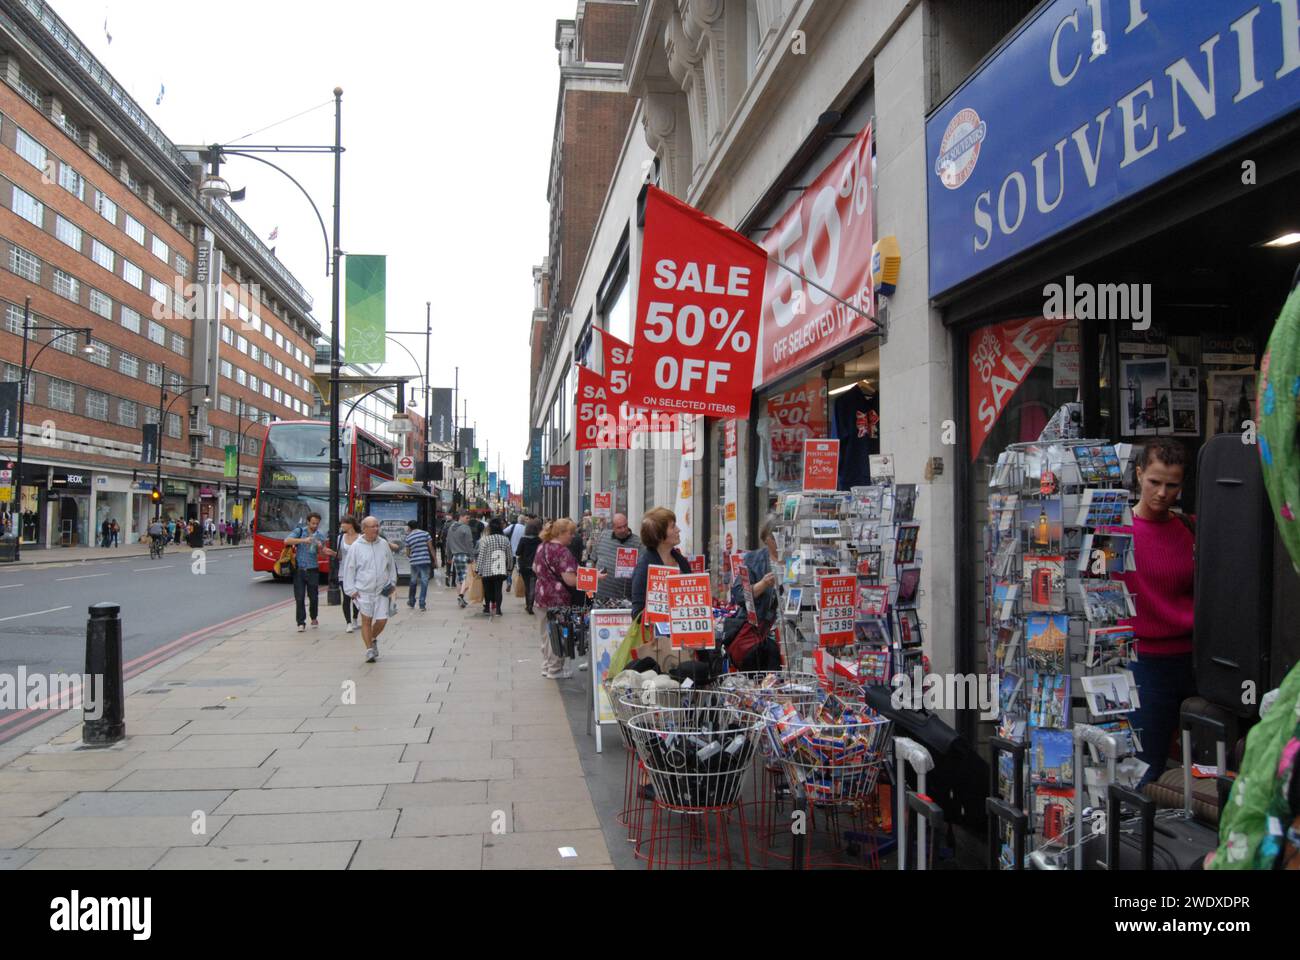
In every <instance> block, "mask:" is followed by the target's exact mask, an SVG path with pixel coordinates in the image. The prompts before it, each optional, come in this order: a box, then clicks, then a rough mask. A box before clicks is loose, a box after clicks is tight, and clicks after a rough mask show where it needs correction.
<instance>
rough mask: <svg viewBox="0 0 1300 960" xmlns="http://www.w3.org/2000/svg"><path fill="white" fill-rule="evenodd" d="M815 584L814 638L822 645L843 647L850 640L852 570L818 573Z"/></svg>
mask: <svg viewBox="0 0 1300 960" xmlns="http://www.w3.org/2000/svg"><path fill="white" fill-rule="evenodd" d="M817 585H818V589H819V592H818V594H817V608H818V611H819V614H820V615H819V618H818V629H817V639H818V641H819V642H820V644H821V645H822V646H823V647H846V646H848V645H849V644H851V643H852V642H853V618H854V609H855V604H856V602H857V592H858V578H857V577H855V576H853V575H852V574H847V575H844V576H838V575H837V576H831V577H821V578H820V579H819V580H818V581H817Z"/></svg>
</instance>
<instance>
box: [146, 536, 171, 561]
mask: <svg viewBox="0 0 1300 960" xmlns="http://www.w3.org/2000/svg"><path fill="white" fill-rule="evenodd" d="M166 542H167V541H166V539H165V538H164V537H150V538H149V559H150V560H158V559H160V558H161V557H162V555H163V547H164V546H165V545H166Z"/></svg>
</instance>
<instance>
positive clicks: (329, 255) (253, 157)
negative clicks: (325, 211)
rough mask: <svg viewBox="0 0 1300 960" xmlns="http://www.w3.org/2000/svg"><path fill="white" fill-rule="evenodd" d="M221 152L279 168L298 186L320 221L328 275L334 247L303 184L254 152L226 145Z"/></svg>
mask: <svg viewBox="0 0 1300 960" xmlns="http://www.w3.org/2000/svg"><path fill="white" fill-rule="evenodd" d="M221 152H222V153H228V154H231V155H233V156H236V157H244V158H246V159H248V160H256V161H257V162H258V163H264V164H266V165H267V166H268V167H270V168H271V169H272V170H279V171H280V172H281V173H282V174H284V175H285V176H286V177H288V178H289V180H290V181H292V183H293V185H294V186H295V187H297V188H298V190H299V192H301V193H302V195H303V196H304V197H306V198H307V202H308V203H310V204H311V208H312V211H313V212H314V213H315V214H316V219H317V221H318V222H319V223H320V232H321V235H322V236H323V237H324V238H325V276H327V277H328V276H330V270H331V261H332V260H333V256H334V248H333V246H332V245H331V244H330V233H329V230H327V229H326V228H325V218H324V217H322V216H321V214H320V208H319V207H317V206H316V201H315V200H313V199H312V198H311V194H310V193H308V192H307V190H306V188H305V187H303V185H302V184H301V183H299V182H298V180H297V178H295V177H294V175H293V174H291V173H290V172H289V171H288V170H286V169H284V167H281V166H278V165H276V164H274V163H272V162H271V161H270V160H264V159H263V158H262V157H259V156H258V155H257V154H255V153H242V152H240V151H239V150H231V149H229V148H227V147H222V148H221Z"/></svg>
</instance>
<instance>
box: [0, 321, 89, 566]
mask: <svg viewBox="0 0 1300 960" xmlns="http://www.w3.org/2000/svg"><path fill="white" fill-rule="evenodd" d="M31 319H32V298H31V297H28V298H27V299H26V300H25V301H24V302H23V361H22V367H21V368H20V371H19V376H18V451H17V453H18V456H17V458H16V459H17V464H16V466H17V469H16V470H15V471H14V488H13V502H14V504H15V507H16V511H15V512H16V515H17V517H18V535H17V536H16V537H14V559H15V560H19V559H21V552H22V544H23V529H22V527H23V432H24V431H25V430H26V426H27V375H28V374H29V373H31V371H32V369H34V368H35V366H36V361H37V360H39V359H40V358H41V354H42V353H44V352H45V348H46V347H48V346H49V345H50V344H52V343H54V341H56V340H60V339H62V338H63V337H69V336H76V335H77V334H84V335H85V337H86V345H85V346H84V347H83V348H82V350H83V351H84V352H85V353H93V352H94V349H93V348H92V347H91V345H90V333H91V329H90V327H40V326H36V325H34V324H33V323H32V322H31ZM35 330H51V331H57V332H56V333H55V335H54V336H52V337H50V339H49V340H47V341H46V342H45V343H43V344H41V349H39V350H37V351H36V356H34V357H32V362H31V364H30V366H29V365H28V363H27V342H28V340H29V338H30V337H31V334H32V332H33V331H35Z"/></svg>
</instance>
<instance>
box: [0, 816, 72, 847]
mask: <svg viewBox="0 0 1300 960" xmlns="http://www.w3.org/2000/svg"><path fill="white" fill-rule="evenodd" d="M58 822H59V818H58V817H56V816H53V815H52V814H47V815H46V816H43V817H0V848H4V849H6V850H8V849H12V848H15V847H21V846H25V845H26V844H28V843H30V842H31V841H32V840H33V839H35V838H36V837H37V836H38V835H40V834H42V833H44V832H45V831H46V830H48V829H49V828H50V827H52V826H55V825H56V824H58Z"/></svg>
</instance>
